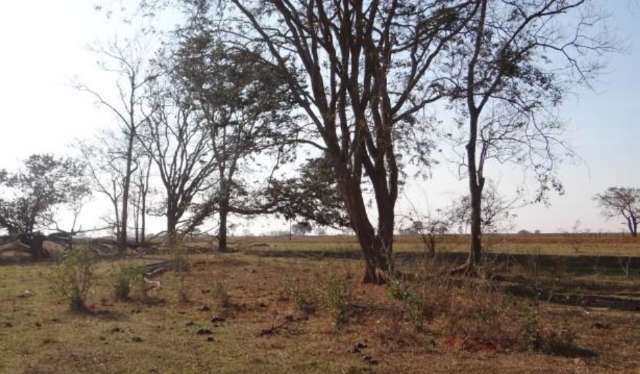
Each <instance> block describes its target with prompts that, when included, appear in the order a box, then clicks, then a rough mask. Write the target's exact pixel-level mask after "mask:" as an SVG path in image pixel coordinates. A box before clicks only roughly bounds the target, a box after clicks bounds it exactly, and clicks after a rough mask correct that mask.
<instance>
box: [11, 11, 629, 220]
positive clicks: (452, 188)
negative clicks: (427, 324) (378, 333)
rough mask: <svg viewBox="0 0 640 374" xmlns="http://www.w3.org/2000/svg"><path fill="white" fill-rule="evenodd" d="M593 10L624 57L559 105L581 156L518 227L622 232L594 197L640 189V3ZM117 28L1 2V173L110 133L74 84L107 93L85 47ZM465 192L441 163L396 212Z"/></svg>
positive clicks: (510, 187)
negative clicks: (600, 13)
mask: <svg viewBox="0 0 640 374" xmlns="http://www.w3.org/2000/svg"><path fill="white" fill-rule="evenodd" d="M123 3H126V2H123ZM600 4H602V6H603V7H604V8H605V9H606V10H607V12H608V13H610V19H609V20H608V22H609V24H610V25H612V26H613V27H614V29H615V31H616V32H617V35H618V37H619V39H621V40H622V41H623V44H624V46H625V51H624V52H623V53H619V54H614V55H611V56H609V57H608V58H607V61H608V65H607V68H606V69H605V72H604V74H603V75H602V76H601V77H600V79H599V80H598V81H597V82H596V83H595V85H594V89H593V90H591V89H578V90H576V92H574V93H573V94H572V95H570V97H569V98H568V99H567V100H566V102H565V104H564V105H563V107H562V108H561V111H560V115H561V117H562V118H563V119H564V120H565V121H566V123H567V128H568V131H567V134H566V136H567V140H568V142H569V144H570V145H571V147H572V149H573V150H574V151H575V152H576V153H577V154H578V155H579V160H576V161H574V162H571V163H566V164H564V165H562V166H561V168H560V169H559V175H560V176H561V178H562V181H563V183H564V186H565V190H566V193H565V194H564V195H563V196H552V198H551V200H550V205H549V206H542V205H535V206H527V207H523V208H519V209H517V211H515V213H516V214H517V218H516V221H515V229H516V230H519V229H527V230H531V231H533V230H541V231H543V232H555V231H570V230H571V229H572V228H573V227H574V226H575V225H576V222H577V221H579V222H580V225H579V229H580V230H590V231H594V232H596V231H615V232H618V231H621V230H623V229H624V226H623V225H622V224H621V221H620V220H617V219H613V220H607V219H605V218H604V217H603V216H602V215H601V214H600V210H599V208H598V207H597V205H596V203H595V202H594V201H593V199H592V198H593V196H594V195H595V194H596V193H599V192H602V191H604V190H605V189H606V188H607V187H609V186H635V187H640V173H638V172H637V169H638V168H637V165H638V163H639V160H640V147H639V146H638V142H639V141H640V119H639V117H638V109H640V74H638V68H639V67H640V24H638V22H637V19H638V17H640V5H638V3H636V2H634V1H632V0H612V1H601V2H600ZM114 18H115V17H114ZM122 27H123V26H122V24H120V23H118V22H117V20H114V19H107V18H106V17H105V14H104V11H102V12H100V11H96V3H95V2H94V1H89V0H46V1H45V0H40V1H30V2H26V1H2V2H0V48H2V57H1V58H0V129H1V130H2V132H1V133H0V169H2V168H7V169H14V168H15V167H17V166H18V165H19V163H20V161H21V160H23V159H25V158H26V157H27V156H28V155H30V154H32V153H45V152H51V153H55V154H58V155H64V154H73V153H74V152H75V151H74V147H73V145H74V143H76V141H77V139H89V138H91V137H92V136H94V135H95V134H96V133H97V132H98V131H99V130H100V129H104V128H109V127H111V128H113V127H112V126H113V125H114V121H115V120H114V119H113V118H112V117H110V116H109V115H108V114H107V113H106V112H105V111H104V110H102V109H100V108H99V107H98V106H96V105H95V103H94V102H93V100H92V98H91V97H89V96H88V95H87V94H86V93H82V92H79V91H78V90H76V89H74V88H73V82H83V83H87V84H89V85H90V86H92V87H95V88H97V89H99V90H107V91H108V90H112V89H113V84H112V82H111V81H110V78H109V76H107V75H105V74H104V73H102V72H100V70H99V68H98V67H97V65H96V57H97V56H96V55H95V53H94V52H92V51H91V50H90V48H89V46H90V45H95V44H96V43H101V42H105V41H108V40H112V39H113V37H114V36H115V35H116V34H118V33H120V32H121V31H122V30H120V28H122ZM489 176H490V177H491V178H492V179H493V180H495V181H496V182H497V184H498V188H499V189H500V191H501V192H503V194H505V195H506V196H510V195H512V194H513V193H514V192H515V190H516V188H517V187H518V184H520V183H521V182H522V179H521V177H520V176H521V172H520V171H519V170H516V169H513V167H511V168H509V167H501V168H498V169H494V170H493V171H492V172H490V175H489ZM465 187H466V182H465V181H464V180H461V179H460V178H459V177H458V173H457V166H456V165H453V164H451V163H447V162H441V163H440V164H439V165H438V166H436V167H434V168H433V170H432V171H431V176H430V178H428V179H418V180H412V181H410V183H409V184H408V187H407V188H406V189H405V191H404V193H403V194H402V196H401V198H400V201H399V202H398V207H399V212H398V213H399V214H406V213H408V212H409V211H410V210H412V208H410V207H411V206H412V205H413V206H415V207H416V209H417V210H419V211H421V212H422V213H424V214H426V213H427V212H428V211H429V210H434V209H436V208H439V207H445V206H447V205H448V204H449V203H450V201H451V199H453V198H455V197H456V196H459V195H460V194H462V193H464V191H465ZM107 213H108V211H107V205H106V201H101V198H100V197H99V196H96V197H94V198H93V199H92V202H91V203H90V204H89V205H88V207H87V208H86V209H85V210H84V211H83V215H82V216H81V219H82V220H83V222H86V223H85V225H86V226H91V225H96V226H97V225H99V224H100V222H99V217H101V216H103V215H105V214H107ZM267 222H270V223H267ZM273 222H274V221H273V220H269V221H267V220H259V221H258V222H253V223H251V224H250V227H251V228H252V229H254V230H259V231H268V230H271V229H284V228H285V227H286V224H285V223H284V222H281V223H278V224H273ZM86 226H85V227H86ZM246 226H247V227H248V226H249V225H246ZM151 228H152V230H153V229H156V230H160V229H161V228H162V222H161V220H160V219H152V221H151ZM245 230H246V229H245Z"/></svg>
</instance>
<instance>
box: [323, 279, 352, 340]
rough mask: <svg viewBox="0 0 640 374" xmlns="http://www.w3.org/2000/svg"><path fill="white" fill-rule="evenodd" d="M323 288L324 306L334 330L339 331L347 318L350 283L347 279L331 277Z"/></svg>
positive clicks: (349, 301)
mask: <svg viewBox="0 0 640 374" xmlns="http://www.w3.org/2000/svg"><path fill="white" fill-rule="evenodd" d="M325 286H326V289H325V305H326V307H327V309H328V310H329V313H330V314H331V318H332V319H333V321H334V323H335V327H336V329H340V328H341V327H342V326H343V325H344V324H345V323H346V322H347V318H348V312H349V305H350V304H351V283H350V282H349V279H348V277H338V276H332V277H331V278H329V280H328V281H327V283H326V285H325Z"/></svg>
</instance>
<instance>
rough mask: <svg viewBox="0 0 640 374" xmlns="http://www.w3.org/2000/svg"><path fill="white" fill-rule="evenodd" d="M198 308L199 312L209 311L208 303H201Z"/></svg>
mask: <svg viewBox="0 0 640 374" xmlns="http://www.w3.org/2000/svg"><path fill="white" fill-rule="evenodd" d="M198 310H199V311H201V312H209V311H211V308H209V306H208V305H203V306H201V307H200V309H198Z"/></svg>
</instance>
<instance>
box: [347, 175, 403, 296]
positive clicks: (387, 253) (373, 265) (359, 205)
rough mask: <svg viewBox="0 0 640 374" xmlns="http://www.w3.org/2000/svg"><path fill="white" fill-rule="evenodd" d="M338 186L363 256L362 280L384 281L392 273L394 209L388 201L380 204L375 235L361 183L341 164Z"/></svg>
mask: <svg viewBox="0 0 640 374" xmlns="http://www.w3.org/2000/svg"><path fill="white" fill-rule="evenodd" d="M336 169H337V170H336V171H337V175H338V187H339V190H340V192H341V194H342V197H343V199H344V201H345V205H346V207H347V212H348V214H349V219H350V221H351V227H352V228H353V230H354V231H355V233H356V236H357V238H358V242H359V244H360V248H361V250H362V253H363V255H364V260H365V269H364V276H363V279H362V281H363V283H370V284H384V283H386V282H387V280H388V279H389V278H390V276H391V274H392V272H393V259H392V257H391V254H392V253H393V225H394V215H393V209H391V210H389V206H388V204H383V205H382V206H380V205H379V206H378V211H379V219H378V224H379V233H378V234H376V233H375V230H374V228H373V226H372V225H371V222H370V221H369V218H368V216H367V210H366V205H365V203H364V200H363V197H362V191H361V189H360V184H359V182H356V181H354V180H353V179H351V178H350V177H349V176H348V175H347V173H346V171H345V170H344V169H342V167H340V166H338V167H337V168H336Z"/></svg>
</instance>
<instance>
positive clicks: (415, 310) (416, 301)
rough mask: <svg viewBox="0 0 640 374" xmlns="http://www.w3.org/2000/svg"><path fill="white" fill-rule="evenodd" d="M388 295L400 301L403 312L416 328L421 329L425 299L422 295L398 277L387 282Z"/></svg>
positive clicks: (425, 306) (425, 307)
mask: <svg viewBox="0 0 640 374" xmlns="http://www.w3.org/2000/svg"><path fill="white" fill-rule="evenodd" d="M387 292H388V294H389V297H390V298H391V299H393V300H396V301H398V302H400V303H401V305H402V310H403V312H404V314H406V316H407V317H408V318H409V320H411V323H412V324H413V325H414V327H415V329H416V330H422V326H423V324H424V319H425V312H426V309H427V305H426V301H425V299H424V297H422V295H420V294H419V293H418V292H416V290H415V289H414V288H412V287H410V286H409V285H408V284H407V283H406V282H403V281H401V280H400V279H393V280H391V281H390V282H389V283H388V284H387Z"/></svg>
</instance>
